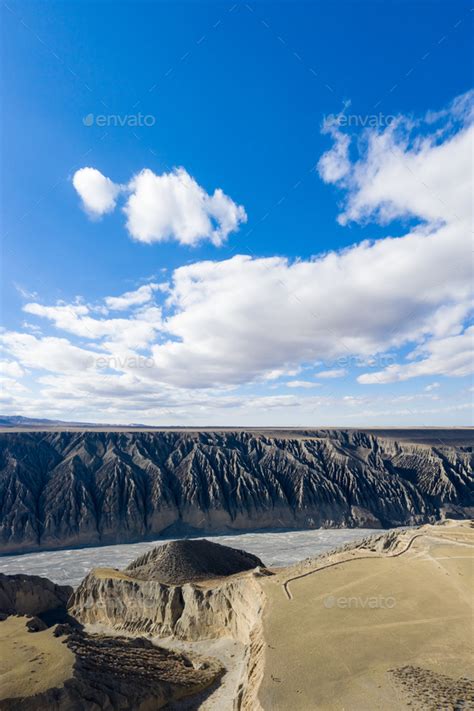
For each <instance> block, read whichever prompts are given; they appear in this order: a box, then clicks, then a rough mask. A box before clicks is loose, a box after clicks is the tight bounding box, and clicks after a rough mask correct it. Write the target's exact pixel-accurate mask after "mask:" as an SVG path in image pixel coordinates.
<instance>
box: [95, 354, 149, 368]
mask: <svg viewBox="0 0 474 711" xmlns="http://www.w3.org/2000/svg"><path fill="white" fill-rule="evenodd" d="M96 365H97V367H98V368H112V370H125V369H127V368H133V369H139V368H153V367H154V365H155V361H154V360H153V358H146V357H145V356H140V355H137V356H127V357H125V358H121V357H120V356H105V355H104V356H99V358H97V360H96Z"/></svg>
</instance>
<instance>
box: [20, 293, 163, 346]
mask: <svg viewBox="0 0 474 711" xmlns="http://www.w3.org/2000/svg"><path fill="white" fill-rule="evenodd" d="M112 298H113V297H112ZM118 298H120V297H118ZM123 298H126V297H123ZM23 310H24V311H26V313H29V314H34V315H35V316H40V317H43V318H47V319H49V320H50V321H52V322H53V323H54V325H55V326H56V328H58V329H61V330H63V331H67V332H68V333H72V334H74V335H76V336H81V337H82V338H87V339H91V340H98V339H99V340H101V339H106V340H103V343H102V345H104V346H105V347H109V346H110V344H115V345H117V344H121V345H123V346H126V347H128V348H143V347H145V346H147V345H148V344H149V343H150V342H151V341H153V340H154V339H155V337H156V333H157V331H159V330H160V328H161V309H160V308H158V307H153V306H150V307H147V308H143V309H140V310H139V311H137V312H136V313H134V314H133V316H131V317H130V318H96V317H95V316H94V315H93V314H92V312H91V309H90V307H89V306H87V305H86V304H63V303H59V304H56V305H55V306H44V305H43V304H37V303H34V302H33V303H29V304H25V306H24V307H23Z"/></svg>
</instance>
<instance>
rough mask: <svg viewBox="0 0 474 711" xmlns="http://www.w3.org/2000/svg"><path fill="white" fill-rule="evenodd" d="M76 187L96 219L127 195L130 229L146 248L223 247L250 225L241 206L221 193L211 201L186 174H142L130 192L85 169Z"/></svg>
mask: <svg viewBox="0 0 474 711" xmlns="http://www.w3.org/2000/svg"><path fill="white" fill-rule="evenodd" d="M73 185H74V187H75V188H76V190H77V192H78V193H79V195H80V196H81V198H82V201H83V204H84V207H85V208H86V210H87V211H88V212H89V213H90V214H91V215H93V216H98V215H103V214H104V213H106V212H111V211H112V210H114V208H115V205H116V200H117V196H118V194H119V193H120V192H124V193H127V199H126V202H125V205H124V207H123V211H124V213H125V215H126V217H127V229H128V231H129V233H130V235H131V237H132V238H133V239H135V240H137V241H139V242H146V243H148V244H151V243H153V242H163V241H165V240H169V239H175V240H177V241H178V242H180V243H181V244H186V245H189V246H194V245H196V244H198V243H199V242H201V241H203V240H210V241H211V242H212V243H213V244H215V245H216V246H219V245H221V244H222V243H223V242H225V240H226V239H227V237H228V235H229V234H230V233H231V232H235V231H236V230H237V229H238V228H239V226H240V224H241V223H244V222H246V221H247V215H246V212H245V209H244V208H243V206H242V205H237V204H236V203H235V202H234V201H233V200H232V199H231V198H230V197H228V196H227V195H226V194H225V193H224V192H223V191H222V190H221V189H220V188H217V189H216V190H214V193H213V194H212V195H209V194H208V193H207V192H206V191H205V190H204V188H202V187H201V186H200V185H199V184H198V183H197V182H196V181H195V180H194V178H192V177H191V176H190V175H189V173H188V172H187V171H186V170H185V169H184V168H175V169H174V170H173V171H171V172H170V173H162V174H161V175H157V174H156V173H153V171H152V170H149V169H144V170H142V171H141V172H140V173H138V174H137V175H135V176H134V177H133V178H132V179H131V180H130V182H129V183H128V185H126V186H120V185H117V184H115V183H113V182H112V181H111V180H110V179H109V178H106V177H105V176H104V175H102V173H100V172H99V171H98V170H95V169H94V168H81V169H80V170H78V171H77V172H76V173H75V174H74V178H73Z"/></svg>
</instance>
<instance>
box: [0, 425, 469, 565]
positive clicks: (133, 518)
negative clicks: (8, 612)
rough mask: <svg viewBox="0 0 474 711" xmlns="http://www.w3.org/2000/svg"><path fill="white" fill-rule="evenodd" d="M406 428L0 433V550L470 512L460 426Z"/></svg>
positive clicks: (397, 521)
mask: <svg viewBox="0 0 474 711" xmlns="http://www.w3.org/2000/svg"><path fill="white" fill-rule="evenodd" d="M420 432H421V431H413V433H412V434H410V432H407V431H405V433H403V432H397V433H396V435H397V438H398V439H394V438H393V437H391V436H389V435H387V434H386V433H385V434H383V433H382V434H383V436H382V435H381V436H378V435H375V434H373V433H370V432H363V431H355V430H353V431H352V430H320V431H301V432H296V431H293V432H288V431H286V432H283V431H282V432H278V431H275V432H260V433H259V432H255V431H235V432H231V431H225V432H218V431H216V432H209V431H202V432H191V431H126V432H124V431H120V432H113V431H109V432H101V431H78V432H73V431H57V432H55V431H43V432H17V433H15V432H2V433H0V552H4V553H5V552H21V551H28V550H29V551H32V550H38V549H41V548H61V547H70V546H75V545H100V544H107V543H118V542H132V541H136V540H143V539H146V538H153V537H156V536H157V535H159V534H163V533H171V532H176V533H178V534H179V533H181V532H183V531H185V530H194V531H196V530H202V531H211V530H214V531H216V530H220V531H225V530H231V529H234V530H242V529H265V528H311V527H330V526H364V527H390V526H399V525H414V524H418V523H422V522H428V521H435V520H438V519H440V518H443V516H444V515H450V516H454V517H464V516H469V515H471V514H472V512H473V510H474V509H473V507H474V497H473V477H472V470H473V466H472V465H473V449H472V443H471V444H469V436H470V434H471V433H470V432H469V431H465V432H464V435H463V437H462V438H459V437H455V436H454V435H453V433H452V432H451V431H449V430H446V431H445V432H444V434H443V432H440V433H437V434H436V436H435V435H432V436H430V437H429V438H426V437H425V439H426V441H429V442H430V444H425V443H423V432H421V434H420ZM410 436H411V437H412V439H413V440H416V443H413V442H410V441H407V437H408V438H410Z"/></svg>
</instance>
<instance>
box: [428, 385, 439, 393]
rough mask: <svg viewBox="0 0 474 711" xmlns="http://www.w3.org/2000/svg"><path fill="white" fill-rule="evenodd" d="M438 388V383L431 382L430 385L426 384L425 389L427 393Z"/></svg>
mask: <svg viewBox="0 0 474 711" xmlns="http://www.w3.org/2000/svg"><path fill="white" fill-rule="evenodd" d="M437 388H439V383H431V385H427V386H426V388H425V390H426V392H427V393H430V392H431V391H432V390H436V389H437Z"/></svg>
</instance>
